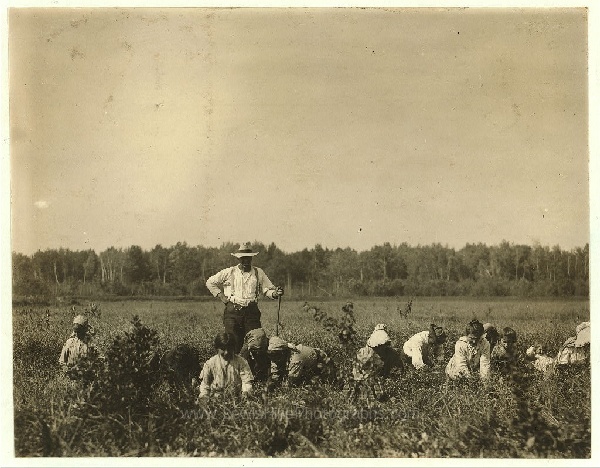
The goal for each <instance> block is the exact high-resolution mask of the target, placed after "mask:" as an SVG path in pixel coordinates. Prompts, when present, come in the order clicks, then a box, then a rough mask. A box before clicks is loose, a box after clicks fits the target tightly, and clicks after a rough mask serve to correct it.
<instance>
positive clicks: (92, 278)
mask: <svg viewBox="0 0 600 468" xmlns="http://www.w3.org/2000/svg"><path fill="white" fill-rule="evenodd" d="M253 247H254V248H255V249H256V250H257V251H259V252H260V255H259V256H257V257H256V258H255V261H254V264H255V265H256V266H260V267H261V268H263V269H264V270H265V271H266V272H267V274H268V276H269V277H270V278H271V280H272V281H273V282H274V283H275V284H279V285H282V286H284V287H285V288H286V295H287V296H288V297H296V298H303V297H323V296H332V297H341V296H353V297H356V296H522V297H528V296H529V297H533V296H543V297H546V296H588V295H589V244H586V245H585V246H584V247H583V248H579V247H578V248H574V249H572V250H570V251H566V250H561V248H560V247H559V246H558V245H556V246H554V247H551V248H550V247H548V246H542V245H540V244H535V245H533V246H529V245H522V244H513V243H509V242H507V241H502V242H501V243H500V244H499V245H492V246H487V245H485V244H483V243H478V244H466V245H465V246H464V247H463V248H461V249H460V250H456V249H454V248H449V247H447V246H442V245H441V244H439V243H438V244H431V245H423V246H422V245H417V246H409V245H408V244H406V243H402V244H400V245H391V244H390V243H384V244H383V245H377V246H374V247H372V248H371V249H370V250H366V251H361V252H358V251H356V250H354V249H351V248H345V249H342V248H336V249H328V248H323V247H322V246H321V245H320V244H317V245H315V246H314V247H313V248H311V249H308V248H305V249H303V250H301V251H297V252H293V253H285V252H283V251H282V250H281V249H279V248H278V247H277V246H276V245H275V243H271V244H269V245H265V244H263V243H260V242H255V243H254V244H253ZM236 249H237V244H233V243H231V242H226V243H223V244H222V245H221V246H220V247H203V246H201V245H198V246H190V245H188V244H187V243H186V242H178V243H177V244H175V245H173V246H171V247H163V246H162V245H156V246H155V247H154V248H153V249H152V250H149V251H147V250H144V249H142V248H141V247H140V246H137V245H132V246H131V247H128V248H115V247H110V248H108V249H106V250H104V251H102V252H100V253H96V252H95V251H94V250H83V251H72V250H69V249H65V248H59V249H47V250H44V251H41V250H38V251H37V252H36V253H34V254H32V255H30V256H27V255H24V254H21V253H18V252H13V253H12V273H13V275H12V287H13V296H14V297H21V298H24V297H29V298H31V297H34V298H50V297H69V296H79V297H102V296H110V295H114V296H208V295H209V292H208V290H207V289H206V286H205V282H206V279H207V278H208V277H209V276H210V275H212V274H213V273H215V272H217V271H218V270H220V269H222V268H225V267H227V266H231V265H234V264H235V259H234V258H233V257H232V256H231V255H230V253H231V252H233V251H235V250H236Z"/></svg>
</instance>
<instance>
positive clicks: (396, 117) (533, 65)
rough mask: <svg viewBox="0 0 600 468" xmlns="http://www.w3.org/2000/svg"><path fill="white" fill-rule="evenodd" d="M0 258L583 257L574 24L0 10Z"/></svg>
mask: <svg viewBox="0 0 600 468" xmlns="http://www.w3.org/2000/svg"><path fill="white" fill-rule="evenodd" d="M8 21H9V33H8V45H9V53H8V63H9V98H10V101H9V106H10V114H9V115H10V120H9V131H10V134H9V136H10V140H9V141H10V143H9V150H10V195H11V234H12V237H11V247H12V250H13V251H16V252H20V253H24V254H26V255H30V254H32V253H34V252H35V251H37V250H45V249H48V248H59V247H64V248H69V249H72V250H84V249H94V250H96V251H97V252H100V251H102V250H104V249H106V248H108V247H110V246H115V247H123V248H126V247H129V246H131V245H139V246H141V247H142V248H144V249H151V248H153V247H154V246H155V245H156V244H162V245H163V246H171V245H174V244H175V243H177V242H187V243H188V244H189V245H204V246H219V245H221V244H222V243H223V242H226V241H232V242H239V241H246V240H250V241H260V242H264V243H271V242H274V243H275V244H276V245H277V246H278V247H280V248H281V249H282V250H284V251H286V252H293V251H297V250H301V249H303V248H311V247H313V246H314V245H316V244H321V245H322V246H323V247H328V248H337V247H342V248H345V247H351V248H353V249H356V250H358V251H362V250H368V249H370V248H371V247H372V246H374V245H379V244H382V243H384V242H390V243H391V244H400V243H402V242H407V243H408V244H409V245H419V244H421V245H424V244H430V243H434V242H436V243H437V242H439V243H441V244H443V245H448V246H450V247H455V248H461V247H463V246H464V245H465V244H466V243H476V242H483V243H486V244H488V245H493V244H498V243H500V242H501V241H502V240H508V241H509V242H514V243H524V244H529V245H532V244H533V243H536V242H539V243H541V244H542V245H548V246H553V245H557V244H558V245H560V246H561V248H564V249H571V248H575V247H583V246H584V245H585V244H586V243H588V242H589V240H590V229H589V228H590V217H589V208H590V207H589V193H588V190H589V183H588V162H589V156H590V152H589V147H588V124H589V119H588V97H589V96H588V68H587V67H588V64H587V57H588V55H587V53H588V42H587V26H588V19H587V13H586V10H585V9H583V8H537V9H526V10H524V9H510V8H502V9H495V10H491V9H483V8H466V9H465V8H456V9H447V8H434V9H427V8H413V9H406V8H405V9H402V8H304V9H303V8H293V9H289V8H287V9H286V8H254V9H245V8H244V9H207V8H204V9H202V8H199V9H195V8H185V9H178V8H157V9H143V8H125V7H124V8H117V9H102V8H78V9H50V8H45V9H44V8H38V9H36V8H33V9H31V8H29V9H24V8H15V9H12V10H9V11H8Z"/></svg>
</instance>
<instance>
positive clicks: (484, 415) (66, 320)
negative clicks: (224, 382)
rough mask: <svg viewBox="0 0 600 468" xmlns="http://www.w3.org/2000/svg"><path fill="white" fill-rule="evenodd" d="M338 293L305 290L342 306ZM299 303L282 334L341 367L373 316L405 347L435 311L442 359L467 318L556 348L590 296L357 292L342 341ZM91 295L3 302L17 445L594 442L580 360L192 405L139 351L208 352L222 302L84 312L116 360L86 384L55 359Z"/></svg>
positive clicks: (486, 450)
mask: <svg viewBox="0 0 600 468" xmlns="http://www.w3.org/2000/svg"><path fill="white" fill-rule="evenodd" d="M344 302H345V301H342V300H339V301H334V300H329V301H324V302H320V301H319V300H315V301H312V302H310V304H311V305H314V306H316V307H318V308H320V309H321V310H323V311H325V312H326V313H327V314H328V315H329V316H332V317H340V315H341V306H342V305H343V304H344ZM302 304H303V301H302V302H300V301H292V300H288V299H284V300H283V301H282V306H281V323H282V327H281V328H280V330H279V335H280V336H282V337H284V338H286V339H288V340H289V341H292V342H294V343H303V344H307V345H311V346H315V347H320V348H322V349H323V350H324V351H326V352H327V353H328V354H329V355H330V356H331V357H333V359H334V360H335V362H336V363H337V364H338V367H339V368H340V370H341V372H342V374H343V375H348V373H349V372H350V365H351V359H352V357H353V356H354V355H355V353H356V350H357V349H358V348H360V347H362V346H364V343H365V341H366V339H367V337H368V336H369V334H370V332H371V331H372V329H373V327H374V325H375V324H377V323H386V324H387V325H388V328H389V329H390V330H391V333H390V335H391V337H392V339H393V342H394V345H395V346H396V347H397V348H399V349H400V348H401V346H402V343H403V342H404V340H406V339H407V338H408V337H409V336H411V335H412V334H414V333H416V332H419V331H422V330H426V329H427V328H428V327H429V324H430V323H432V322H435V323H436V324H438V325H442V326H444V327H445V328H446V329H447V330H448V334H449V336H448V342H447V343H446V347H445V353H446V361H447V360H448V359H449V358H450V357H451V355H452V353H453V348H454V342H455V341H456V339H457V338H458V337H459V336H460V335H461V334H462V332H463V331H464V327H465V325H466V323H467V322H468V321H469V320H471V319H472V318H474V317H476V318H478V319H479V320H481V321H482V322H492V323H494V324H495V325H496V326H497V327H498V328H499V329H500V328H502V327H504V326H511V327H512V328H514V329H515V330H516V331H517V333H518V346H519V349H520V350H521V351H524V350H525V349H526V348H527V347H528V346H529V345H530V344H533V343H534V342H538V343H540V344H542V345H544V346H545V348H546V349H547V350H548V352H549V354H550V355H554V354H555V353H556V352H557V351H558V348H559V346H560V345H561V344H562V342H564V340H565V339H566V338H567V337H569V336H572V335H574V331H575V326H576V325H577V324H578V323H579V322H581V321H584V320H589V302H588V301H587V300H552V301H548V300H529V301H524V300H514V299H501V300H498V299H487V300H472V299H469V300H466V299H442V298H417V299H415V300H414V302H413V304H412V310H411V312H410V314H409V315H408V316H407V317H406V318H405V317H402V316H401V314H400V313H399V311H398V309H403V308H405V306H406V304H407V299H406V298H394V299H367V300H356V301H354V314H355V317H356V320H357V322H356V326H355V329H356V331H357V335H356V342H355V343H351V344H349V345H344V344H341V343H340V342H339V340H338V338H337V335H336V334H334V333H332V332H330V331H328V330H326V329H324V328H323V326H322V324H321V323H319V322H316V321H315V320H314V318H313V316H312V315H311V314H307V313H306V312H305V311H303V310H302ZM85 305H86V304H81V305H75V311H73V310H72V308H71V306H61V307H55V306H49V307H43V308H41V307H37V308H33V309H32V310H29V308H28V307H15V308H14V309H13V352H14V356H13V362H14V375H13V387H14V409H15V450H16V455H17V456H67V457H78V456H202V457H209V456H219V457H266V456H278V457H461V458H467V457H493V458H505V457H509V458H589V457H590V454H591V389H590V370H589V367H586V366H582V367H577V368H571V369H567V370H564V371H561V372H558V373H556V374H554V375H553V376H551V377H550V378H548V379H544V378H542V377H541V376H540V375H537V374H535V373H534V371H533V370H532V369H530V368H529V367H528V366H527V364H526V363H525V362H523V363H522V365H521V367H520V371H519V372H517V373H515V374H514V375H513V376H510V377H508V378H500V377H499V376H494V378H493V381H492V385H491V386H490V387H489V388H482V387H480V386H479V385H477V384H475V383H465V384H454V383H449V382H446V379H445V376H444V373H443V369H437V371H435V372H417V371H415V370H412V369H411V370H409V371H408V372H407V373H405V374H400V373H396V374H393V375H392V377H391V378H390V379H388V380H387V381H386V382H385V383H384V390H385V393H386V395H387V398H385V399H382V401H378V400H358V401H350V400H349V398H348V392H347V388H342V387H341V386H340V385H334V386H330V385H329V384H322V385H310V386H305V387H300V388H281V389H278V390H276V391H275V392H273V393H270V394H263V393H262V392H260V391H259V392H256V394H255V396H253V397H251V398H250V399H249V400H247V401H244V400H240V401H228V402H221V401H214V402H212V403H211V406H209V407H208V408H206V409H201V408H199V407H197V406H196V405H195V403H194V395H193V394H190V393H189V392H187V391H185V390H181V389H173V388H171V387H170V386H169V385H167V384H166V382H164V381H162V380H161V379H160V376H157V375H154V374H153V373H151V372H150V373H144V372H146V371H148V369H150V367H149V366H150V362H151V361H152V360H151V359H146V357H147V356H152V353H153V352H154V351H156V352H157V353H160V352H162V351H164V350H165V349H167V348H169V347H172V346H174V345H176V344H179V343H188V344H190V345H194V346H196V347H197V348H198V349H199V350H200V355H201V359H202V361H204V360H206V359H208V358H209V357H210V356H212V355H213V354H214V352H213V349H212V340H213V337H214V335H215V334H216V333H217V332H220V331H222V328H223V327H222V319H221V316H222V306H221V304H220V303H219V302H218V301H216V300H211V301H206V302H200V301H198V302H191V301H188V302H166V301H124V302H121V301H119V302H102V303H100V304H99V305H100V311H101V313H100V315H99V316H93V317H91V319H90V321H91V323H92V325H93V327H94V329H95V331H96V335H95V339H94V342H95V343H96V345H97V347H98V349H99V350H100V352H101V353H108V354H107V356H108V357H109V358H110V359H112V361H111V362H113V363H118V365H116V366H114V367H113V368H112V369H110V373H111V374H112V376H108V375H106V374H101V375H100V374H98V373H96V374H94V376H95V378H97V379H100V381H95V380H94V378H91V379H89V382H90V384H89V385H88V386H85V387H78V386H76V385H73V384H72V383H71V382H69V381H67V379H65V378H64V377H62V376H61V373H60V369H59V367H58V363H57V360H58V356H59V354H60V350H61V347H62V345H63V343H64V341H65V339H66V338H67V337H68V335H69V333H70V328H71V325H70V324H71V321H72V318H73V316H74V315H76V314H77V313H82V312H83V310H84V306H85ZM46 310H48V311H49V316H48V317H47V316H46ZM261 310H262V324H263V327H264V328H265V330H266V331H267V334H268V335H271V334H273V333H274V326H275V322H276V313H277V304H276V302H270V301H269V302H265V301H263V302H262V303H261ZM133 316H138V317H139V319H140V320H141V324H142V326H141V328H140V325H139V324H138V329H139V330H142V331H143V333H141V334H140V335H139V336H142V335H143V336H144V338H143V339H138V341H135V343H126V342H125V341H126V340H124V339H121V340H120V341H119V340H117V342H118V343H117V345H115V343H116V342H115V339H116V338H118V337H121V338H122V337H124V336H126V335H124V333H125V332H126V331H127V332H128V333H129V334H130V335H131V333H132V330H133V328H132V323H131V321H132V318H133ZM146 327H147V328H146ZM139 330H138V331H139ZM153 331H155V332H156V334H154V333H153ZM139 336H138V338H139ZM144 340H145V341H144ZM144 346H146V348H144ZM148 347H150V348H151V349H147V348H148ZM136 353H137V354H136ZM151 370H152V369H150V371H151ZM115 376H117V377H115ZM102 379H104V380H102ZM119 379H122V380H119ZM136 379H137V380H136Z"/></svg>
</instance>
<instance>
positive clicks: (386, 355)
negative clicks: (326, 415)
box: [350, 323, 404, 399]
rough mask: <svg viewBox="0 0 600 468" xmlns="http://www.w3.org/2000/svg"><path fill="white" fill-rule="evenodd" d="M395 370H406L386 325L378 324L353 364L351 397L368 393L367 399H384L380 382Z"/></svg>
mask: <svg viewBox="0 0 600 468" xmlns="http://www.w3.org/2000/svg"><path fill="white" fill-rule="evenodd" d="M394 368H399V369H403V368H404V365H403V363H402V358H401V357H400V354H399V353H398V351H396V349H394V347H393V346H392V340H391V338H390V336H389V335H388V332H387V327H386V325H385V324H383V323H380V324H377V325H376V326H375V329H374V330H373V333H371V336H369V339H368V340H367V345H366V346H365V347H363V348H361V349H359V350H358V352H357V353H356V357H355V358H354V360H353V362H352V383H351V387H350V397H351V398H357V397H359V396H361V395H363V396H365V395H364V394H365V392H366V396H367V397H370V396H374V397H375V398H377V399H382V398H384V395H383V390H382V388H381V385H380V383H379V380H380V379H381V378H386V377H388V376H389V375H390V373H391V371H392V369H394Z"/></svg>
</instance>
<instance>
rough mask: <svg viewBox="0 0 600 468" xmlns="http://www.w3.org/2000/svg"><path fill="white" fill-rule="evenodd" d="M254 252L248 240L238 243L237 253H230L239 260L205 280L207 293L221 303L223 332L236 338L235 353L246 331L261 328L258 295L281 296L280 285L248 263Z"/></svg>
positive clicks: (242, 341) (275, 297) (240, 347)
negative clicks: (223, 308)
mask: <svg viewBox="0 0 600 468" xmlns="http://www.w3.org/2000/svg"><path fill="white" fill-rule="evenodd" d="M257 254H258V252H253V251H252V246H251V244H250V242H245V243H241V244H240V247H239V249H238V250H237V252H234V253H232V254H231V255H233V256H234V257H237V258H238V259H239V263H238V264H237V265H235V266H233V267H229V268H225V269H224V270H221V271H219V272H218V273H216V274H214V275H213V276H211V277H210V278H208V280H206V287H207V288H208V290H209V291H210V293H211V294H212V295H213V296H215V297H218V298H219V299H220V300H221V302H222V303H223V304H225V312H224V313H223V325H224V326H225V331H226V332H229V333H232V334H233V335H234V336H235V337H236V348H235V352H236V354H237V353H239V352H240V350H241V349H242V345H243V343H244V337H245V336H246V333H248V332H249V331H251V330H255V329H257V328H261V327H262V325H261V323H260V310H259V308H258V297H259V296H261V295H263V296H265V297H268V298H270V299H277V298H279V297H280V296H283V288H281V287H279V286H273V283H271V280H270V279H269V278H268V277H267V275H266V274H265V272H264V271H263V270H262V269H261V268H257V267H253V266H252V257H254V256H255V255H257Z"/></svg>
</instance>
